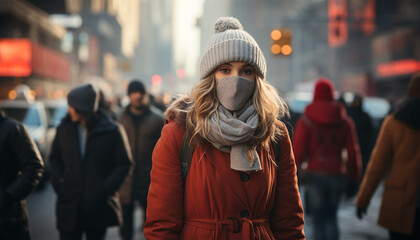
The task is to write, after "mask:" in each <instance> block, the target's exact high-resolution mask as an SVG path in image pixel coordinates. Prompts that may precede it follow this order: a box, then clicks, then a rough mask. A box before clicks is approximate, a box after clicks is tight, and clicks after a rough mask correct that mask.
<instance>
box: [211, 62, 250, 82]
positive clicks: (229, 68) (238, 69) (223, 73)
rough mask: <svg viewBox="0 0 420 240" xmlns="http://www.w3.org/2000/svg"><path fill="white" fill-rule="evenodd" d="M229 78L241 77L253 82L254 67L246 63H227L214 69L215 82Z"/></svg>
mask: <svg viewBox="0 0 420 240" xmlns="http://www.w3.org/2000/svg"><path fill="white" fill-rule="evenodd" d="M231 76H241V77H244V78H247V79H249V80H255V79H256V74H255V69H254V67H253V66H252V65H251V64H249V63H246V62H229V63H225V64H222V65H220V66H219V67H217V68H216V71H215V73H214V77H215V79H216V81H217V80H219V79H222V78H227V77H231Z"/></svg>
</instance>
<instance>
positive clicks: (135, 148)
mask: <svg viewBox="0 0 420 240" xmlns="http://www.w3.org/2000/svg"><path fill="white" fill-rule="evenodd" d="M127 94H128V96H129V98H130V104H129V105H128V106H127V107H126V108H125V109H124V110H123V112H122V113H121V115H120V117H119V121H120V123H121V124H122V125H123V126H124V129H125V130H126V132H127V136H128V141H129V143H130V148H131V151H132V154H133V159H134V171H133V173H132V174H131V175H129V176H128V177H127V178H126V180H125V182H124V184H123V186H122V187H121V189H120V191H119V193H120V199H121V203H122V209H123V226H122V228H121V231H120V234H121V237H122V238H123V239H124V240H127V239H132V237H133V212H134V210H135V204H136V203H139V204H140V206H141V208H142V210H143V216H144V219H143V220H145V219H146V208H147V193H148V190H149V184H150V170H151V169H152V152H153V149H154V147H155V144H156V142H157V141H158V139H159V137H160V132H161V130H162V127H163V124H164V118H163V116H161V115H160V114H159V113H157V112H155V111H154V110H153V109H151V107H150V104H149V95H148V93H147V92H146V88H145V86H144V84H143V83H142V82H140V81H138V80H133V81H131V82H130V84H129V86H128V89H127Z"/></svg>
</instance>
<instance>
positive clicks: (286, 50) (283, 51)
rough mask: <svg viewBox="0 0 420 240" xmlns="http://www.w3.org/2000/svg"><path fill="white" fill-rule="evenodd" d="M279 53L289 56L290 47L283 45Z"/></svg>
mask: <svg viewBox="0 0 420 240" xmlns="http://www.w3.org/2000/svg"><path fill="white" fill-rule="evenodd" d="M281 53H282V54H283V55H286V56H287V55H290V54H291V53H292V47H291V46H290V45H283V47H282V48H281Z"/></svg>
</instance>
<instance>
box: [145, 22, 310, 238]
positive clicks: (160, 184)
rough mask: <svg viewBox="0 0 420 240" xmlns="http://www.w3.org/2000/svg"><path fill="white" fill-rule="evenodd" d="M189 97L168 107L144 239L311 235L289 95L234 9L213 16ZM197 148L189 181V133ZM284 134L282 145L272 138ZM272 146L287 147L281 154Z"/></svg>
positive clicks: (280, 138) (155, 161)
mask: <svg viewBox="0 0 420 240" xmlns="http://www.w3.org/2000/svg"><path fill="white" fill-rule="evenodd" d="M215 30H216V34H215V35H214V36H213V38H212V39H211V40H210V41H209V43H208V45H207V48H206V50H205V52H204V55H203V57H202V59H201V62H200V81H199V82H198V83H197V84H196V85H195V86H194V87H193V89H192V91H191V95H190V96H186V97H182V98H180V99H178V100H177V101H176V102H174V103H173V104H172V106H170V108H169V109H168V111H167V112H166V115H167V116H168V120H167V123H166V125H165V126H164V128H163V130H162V135H161V138H160V140H159V141H158V143H157V144H156V146H155V149H154V153H153V166H152V172H151V184H150V187H149V195H148V203H149V206H148V209H147V214H146V223H145V226H144V234H145V236H146V238H147V239H149V240H152V239H304V238H305V235H304V232H303V210H302V204H301V200H300V196H299V191H298V186H297V178H296V166H295V162H294V156H293V151H292V148H291V143H290V139H289V136H288V133H287V130H286V128H285V126H284V124H283V123H282V122H281V121H279V120H278V119H280V118H281V117H282V116H283V115H285V114H286V112H287V108H286V105H285V104H284V101H283V100H281V98H280V97H279V96H278V94H277V92H276V91H275V89H274V88H273V87H272V86H271V85H270V84H269V83H267V82H266V81H265V80H264V77H265V72H266V66H265V59H264V57H263V55H262V52H261V50H260V49H259V47H258V44H257V43H256V42H255V40H254V39H253V38H252V37H251V36H250V35H249V34H248V33H247V32H245V31H244V30H243V29H242V26H241V24H240V23H239V21H238V20H237V19H235V18H231V17H228V18H221V19H219V20H218V21H217V22H216V26H215ZM184 135H185V138H186V139H187V142H188V143H189V145H190V148H194V152H193V156H192V161H191V164H190V169H189V172H188V175H187V178H186V182H185V185H183V180H182V177H181V160H180V149H181V144H182V139H183V136H184ZM275 139H276V140H277V142H278V143H279V144H278V145H277V144H275V145H273V144H271V142H272V140H275ZM273 146H277V147H279V148H280V149H279V150H280V157H279V160H278V161H277V162H276V160H275V157H274V153H273V152H274V149H273Z"/></svg>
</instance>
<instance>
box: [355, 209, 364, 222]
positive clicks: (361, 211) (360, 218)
mask: <svg viewBox="0 0 420 240" xmlns="http://www.w3.org/2000/svg"><path fill="white" fill-rule="evenodd" d="M356 214H357V218H359V220H362V219H363V217H364V216H365V215H366V208H359V207H358V208H357V211H356Z"/></svg>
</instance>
